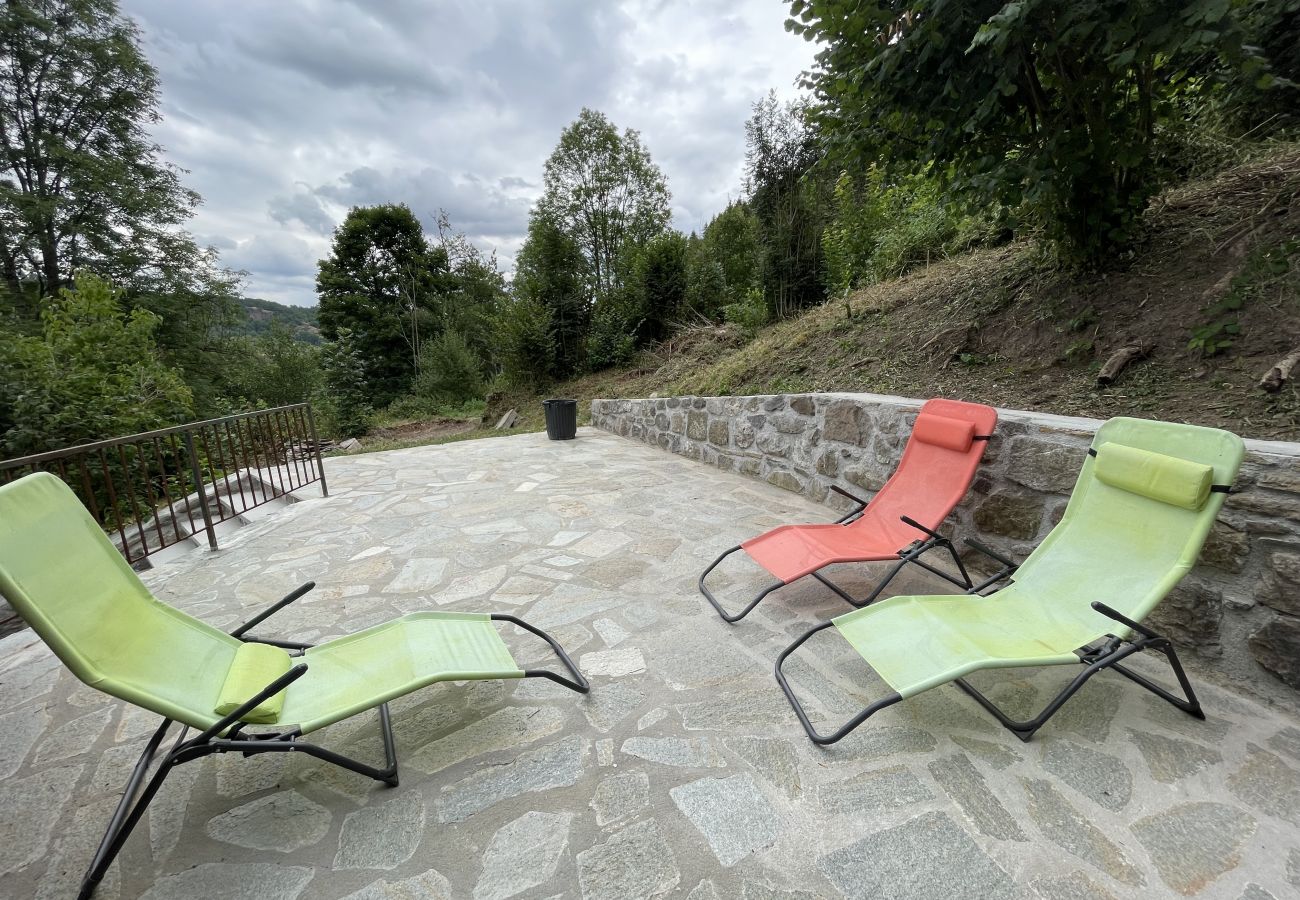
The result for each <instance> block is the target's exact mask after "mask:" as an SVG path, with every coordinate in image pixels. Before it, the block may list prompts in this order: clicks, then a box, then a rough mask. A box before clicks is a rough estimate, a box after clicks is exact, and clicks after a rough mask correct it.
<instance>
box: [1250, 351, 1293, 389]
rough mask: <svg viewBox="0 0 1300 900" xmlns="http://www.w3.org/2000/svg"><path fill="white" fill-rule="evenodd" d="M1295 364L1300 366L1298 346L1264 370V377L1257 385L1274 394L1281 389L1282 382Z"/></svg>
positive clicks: (1288, 375)
mask: <svg viewBox="0 0 1300 900" xmlns="http://www.w3.org/2000/svg"><path fill="white" fill-rule="evenodd" d="M1296 366H1300V347H1296V348H1295V349H1294V350H1292V351H1291V352H1290V353H1288V354H1287V355H1286V356H1284V357H1282V358H1281V359H1279V360H1278V361H1277V362H1276V363H1274V365H1273V368H1271V369H1269V370H1268V371H1267V372H1265V373H1264V377H1263V378H1261V379H1260V380H1259V386H1260V387H1261V388H1262V389H1263V390H1265V391H1268V392H1269V393H1270V394H1276V393H1277V392H1278V391H1280V390H1282V384H1283V382H1285V381H1286V380H1287V379H1288V378H1290V377H1291V372H1292V370H1294V369H1295V367H1296Z"/></svg>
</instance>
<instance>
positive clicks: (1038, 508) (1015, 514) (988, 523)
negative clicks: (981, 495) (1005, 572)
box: [975, 490, 1043, 541]
mask: <svg viewBox="0 0 1300 900" xmlns="http://www.w3.org/2000/svg"><path fill="white" fill-rule="evenodd" d="M1042 524H1043V501H1042V499H1041V498H1039V497H1035V496H1034V495H1032V494H1028V493H1026V492H1024V491H1018V490H1001V491H998V492H996V493H994V494H992V495H991V496H990V497H989V498H988V499H987V500H985V501H984V502H983V503H981V504H980V505H979V508H978V509H976V510H975V525H976V526H977V527H978V528H979V530H980V531H984V532H988V533H989V534H997V535H1001V536H1003V537H1009V538H1015V539H1017V540H1022V541H1027V540H1030V539H1032V538H1033V537H1035V536H1036V535H1037V534H1038V529H1039V528H1040V527H1041V526H1042Z"/></svg>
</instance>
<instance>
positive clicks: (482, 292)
mask: <svg viewBox="0 0 1300 900" xmlns="http://www.w3.org/2000/svg"><path fill="white" fill-rule="evenodd" d="M438 244H439V246H440V247H441V248H442V251H443V252H444V253H445V254H446V255H447V262H448V265H449V266H450V267H451V277H450V278H448V279H446V289H445V291H444V292H443V294H442V295H441V298H440V300H441V303H440V309H439V310H438V315H439V318H440V323H439V324H440V326H441V327H442V328H443V329H444V330H450V331H455V332H458V333H459V334H461V335H462V336H463V337H464V338H465V342H466V343H467V344H468V346H469V348H470V349H471V350H472V351H473V352H474V356H475V358H476V360H477V361H478V365H479V368H480V370H481V371H487V369H488V368H489V367H490V365H491V362H492V360H493V357H494V354H495V344H496V333H495V328H496V316H497V311H498V310H499V309H500V308H501V305H502V304H503V303H504V302H505V298H506V279H505V276H504V275H502V274H501V270H500V269H499V268H498V267H497V258H496V252H495V251H493V252H492V253H484V252H483V251H482V250H480V249H479V248H478V247H475V246H474V244H473V243H471V242H470V240H469V239H468V238H467V237H465V235H464V234H462V233H461V232H458V231H456V230H455V229H454V228H452V225H451V221H450V219H448V217H447V213H446V212H442V211H440V212H439V214H438Z"/></svg>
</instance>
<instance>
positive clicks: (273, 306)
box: [226, 297, 321, 346]
mask: <svg viewBox="0 0 1300 900" xmlns="http://www.w3.org/2000/svg"><path fill="white" fill-rule="evenodd" d="M235 303H236V304H237V305H238V307H239V312H240V314H239V316H238V317H237V318H238V321H236V322H235V323H234V324H232V325H228V326H227V327H226V333H227V334H229V335H231V336H236V337H238V336H241V335H248V336H251V337H260V336H262V335H264V334H266V333H267V332H269V331H270V330H271V329H273V328H275V327H277V326H279V327H282V328H286V329H288V331H289V334H290V335H292V336H293V339H294V340H296V341H302V342H303V343H305V344H313V345H316V346H319V345H320V343H321V336H320V325H319V323H318V322H317V319H316V307H314V306H287V305H285V304H283V303H276V302H275V301H273V300H262V299H259V298H257V297H239V298H237V299H236V300H235Z"/></svg>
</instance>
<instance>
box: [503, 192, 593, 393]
mask: <svg viewBox="0 0 1300 900" xmlns="http://www.w3.org/2000/svg"><path fill="white" fill-rule="evenodd" d="M585 279H586V263H585V262H584V260H583V255H582V250H581V248H580V247H579V246H578V243H577V241H575V240H574V239H573V238H572V237H571V236H570V235H569V234H568V233H567V232H565V231H564V230H563V229H562V228H560V227H559V225H558V224H557V223H556V222H555V221H554V220H553V219H551V218H550V217H549V216H548V215H547V214H546V213H545V212H543V211H542V210H541V208H540V207H539V208H538V209H535V210H533V214H532V216H531V218H530V219H529V222H528V237H527V238H526V239H525V241H524V246H523V248H522V249H521V250H520V251H519V257H518V259H517V260H516V262H515V278H514V292H515V294H516V296H517V297H518V298H520V299H521V300H523V301H525V302H526V303H527V304H531V306H532V307H540V308H541V309H543V310H545V315H544V316H540V315H538V314H537V313H536V311H535V310H534V309H532V308H531V307H529V306H525V307H523V308H516V309H513V310H511V313H512V315H511V317H510V318H509V319H508V322H509V324H510V326H511V327H512V328H514V329H516V331H515V333H514V334H512V336H511V338H509V339H511V340H515V341H516V343H515V344H514V345H513V350H512V351H511V352H514V353H518V352H521V351H522V350H523V349H524V348H525V347H532V346H534V344H533V342H532V339H531V338H532V334H531V331H532V329H533V328H534V327H535V326H536V324H537V322H538V321H540V320H542V319H545V321H546V323H547V324H546V329H547V332H548V335H549V336H548V341H549V343H550V346H548V348H547V351H546V353H545V354H539V355H538V356H537V357H536V359H535V361H534V363H533V364H532V366H531V368H532V369H533V370H534V371H544V372H545V373H546V375H547V376H554V377H556V378H566V377H568V376H569V375H572V374H574V373H575V372H577V371H579V369H581V367H582V362H583V358H584V353H585V350H584V348H583V342H584V340H585V339H586V334H587V326H588V324H589V323H590V321H591V301H590V299H589V296H588V294H587V288H586V281H585ZM525 313H526V314H527V315H525ZM523 326H527V327H523ZM521 328H522V330H519V329H521ZM525 337H527V338H528V339H527V340H524V338H525ZM518 362H519V360H516V364H517V363H518Z"/></svg>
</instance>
